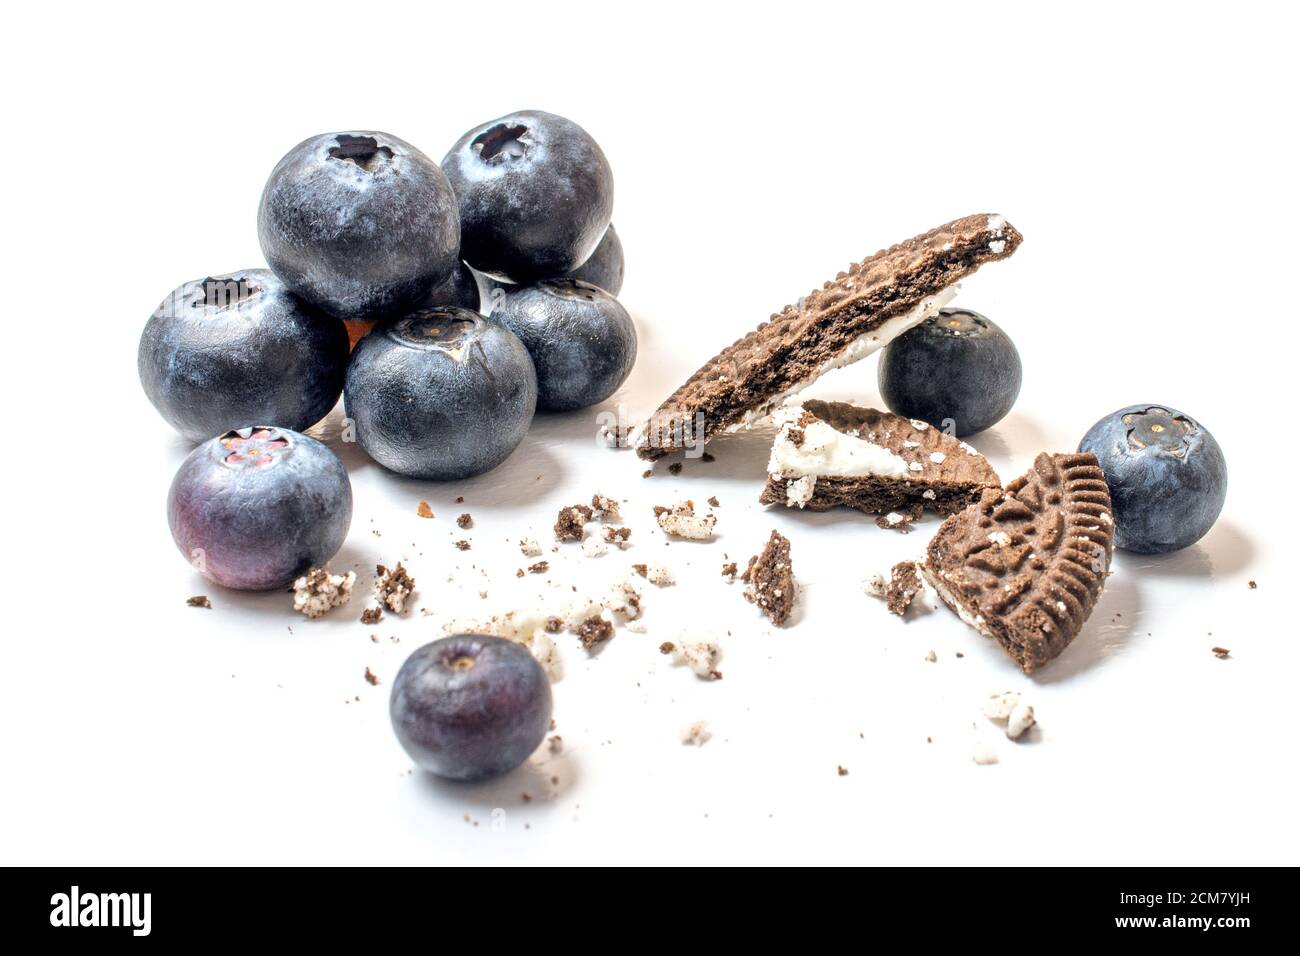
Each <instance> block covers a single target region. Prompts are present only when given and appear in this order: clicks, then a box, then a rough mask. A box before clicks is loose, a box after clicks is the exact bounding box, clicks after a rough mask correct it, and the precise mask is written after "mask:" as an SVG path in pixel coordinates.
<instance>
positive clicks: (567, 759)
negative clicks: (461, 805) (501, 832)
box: [414, 743, 578, 812]
mask: <svg viewBox="0 0 1300 956" xmlns="http://www.w3.org/2000/svg"><path fill="white" fill-rule="evenodd" d="M547 747H548V745H547V744H546V743H543V744H542V745H541V747H539V748H538V749H537V752H536V753H534V754H533V755H532V756H531V757H529V758H528V759H527V760H526V761H524V763H523V764H522V765H521V766H518V767H516V768H515V769H514V770H512V771H510V772H509V773H507V774H504V775H503V776H500V777H495V778H493V779H492V780H484V781H481V782H478V783H465V782H462V781H458V780H445V779H443V778H442V777H437V776H434V775H433V774H431V773H427V772H425V771H422V770H416V771H415V772H414V774H415V778H416V784H417V786H418V787H419V788H420V790H421V791H422V792H423V793H425V794H427V795H429V796H438V797H442V798H448V799H455V800H458V801H464V802H466V803H469V804H470V805H472V806H476V807H480V808H484V809H487V810H493V809H496V808H497V807H501V808H503V809H506V810H507V811H508V812H509V811H511V810H518V811H520V812H524V811H525V810H526V809H527V808H528V806H530V805H532V806H536V805H538V804H541V805H543V806H545V805H546V804H547V803H549V802H552V801H555V800H558V799H560V798H561V797H563V796H564V795H565V794H566V793H568V792H570V791H571V790H572V789H573V788H574V786H575V785H576V784H577V782H578V762H577V760H576V759H574V757H573V756H572V755H570V754H569V752H568V751H561V752H560V753H558V754H552V753H550V752H549V750H548V749H547ZM525 793H526V794H528V796H529V797H530V800H528V801H526V802H525V801H524V799H523V795H524V794H525Z"/></svg>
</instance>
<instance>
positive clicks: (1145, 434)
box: [1079, 405, 1228, 554]
mask: <svg viewBox="0 0 1300 956" xmlns="http://www.w3.org/2000/svg"><path fill="white" fill-rule="evenodd" d="M1079 451H1090V452H1092V453H1093V454H1094V455H1096V456H1097V462H1098V463H1099V464H1100V465H1101V470H1102V471H1103V472H1105V474H1106V485H1107V487H1109V488H1110V500H1111V506H1112V507H1113V508H1114V510H1115V516H1114V517H1115V544H1116V545H1117V546H1119V547H1121V548H1123V549H1125V550H1126V551H1136V552H1138V553H1139V554H1167V553H1169V552H1171V551H1178V550H1180V549H1182V548H1185V547H1187V546H1188V545H1190V544H1195V543H1196V542H1197V541H1199V540H1200V539H1201V538H1202V537H1204V536H1205V533H1206V532H1208V531H1209V530H1210V528H1212V527H1213V526H1214V522H1215V521H1216V520H1218V517H1219V512H1220V511H1222V510H1223V502H1224V499H1225V498H1226V497H1227V495H1228V464H1227V462H1226V461H1225V460H1224V457H1223V451H1222V450H1221V449H1220V448H1219V443H1218V442H1217V441H1215V440H1214V436H1213V435H1211V434H1210V432H1209V430H1208V429H1207V428H1205V427H1204V426H1203V425H1201V423H1200V422H1198V421H1196V419H1194V418H1192V417H1191V416H1190V415H1184V414H1183V413H1182V412H1180V411H1178V410H1177V409H1175V408H1172V407H1170V406H1168V405H1130V406H1129V407H1128V408H1121V409H1120V410H1119V411H1117V412H1113V413H1112V414H1110V415H1107V416H1106V417H1105V418H1103V419H1102V420H1101V421H1099V422H1097V424H1095V425H1093V426H1092V428H1090V429H1088V434H1086V435H1084V436H1083V441H1081V442H1080V443H1079Z"/></svg>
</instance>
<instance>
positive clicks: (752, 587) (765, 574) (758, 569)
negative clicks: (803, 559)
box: [740, 531, 799, 627]
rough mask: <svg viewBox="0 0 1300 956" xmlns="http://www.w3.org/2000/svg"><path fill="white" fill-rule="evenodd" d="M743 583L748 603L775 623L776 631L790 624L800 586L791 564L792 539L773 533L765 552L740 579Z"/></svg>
mask: <svg viewBox="0 0 1300 956" xmlns="http://www.w3.org/2000/svg"><path fill="white" fill-rule="evenodd" d="M740 580H742V581H744V582H745V584H746V585H747V587H746V588H745V600H746V601H749V602H750V603H751V604H756V605H758V609H759V610H760V611H762V612H763V613H764V614H766V615H767V616H768V617H770V618H771V619H772V623H773V624H775V625H776V626H777V627H782V626H784V625H785V623H786V622H787V621H788V620H790V614H791V613H792V612H793V611H794V602H795V597H796V595H797V594H798V591H799V585H798V583H797V582H796V581H795V579H794V566H793V565H792V564H791V563H790V539H788V538H787V537H786V536H785V535H783V534H781V532H779V531H773V532H772V535H771V537H769V538H768V539H767V544H765V545H764V546H763V550H762V551H761V552H759V553H758V554H756V555H754V556H753V557H752V558H750V559H749V567H747V568H745V573H744V574H742V575H741V576H740Z"/></svg>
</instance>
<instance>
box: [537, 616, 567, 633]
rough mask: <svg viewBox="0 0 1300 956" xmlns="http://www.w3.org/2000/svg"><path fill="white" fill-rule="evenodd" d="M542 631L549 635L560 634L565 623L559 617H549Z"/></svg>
mask: <svg viewBox="0 0 1300 956" xmlns="http://www.w3.org/2000/svg"><path fill="white" fill-rule="evenodd" d="M542 629H543V630H544V631H546V633H547V634H559V633H560V632H561V631H562V630H564V621H563V619H561V618H558V617H548V618H547V619H546V623H545V624H544V625H543V626H542Z"/></svg>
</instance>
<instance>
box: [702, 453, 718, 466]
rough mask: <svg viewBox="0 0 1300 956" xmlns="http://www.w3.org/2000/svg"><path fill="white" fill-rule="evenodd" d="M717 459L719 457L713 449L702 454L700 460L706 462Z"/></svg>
mask: <svg viewBox="0 0 1300 956" xmlns="http://www.w3.org/2000/svg"><path fill="white" fill-rule="evenodd" d="M717 460H718V459H717V457H716V456H715V455H714V454H713V452H711V451H706V452H705V453H704V454H703V455H701V456H700V461H702V462H704V463H705V464H708V463H709V462H712V461H717Z"/></svg>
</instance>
